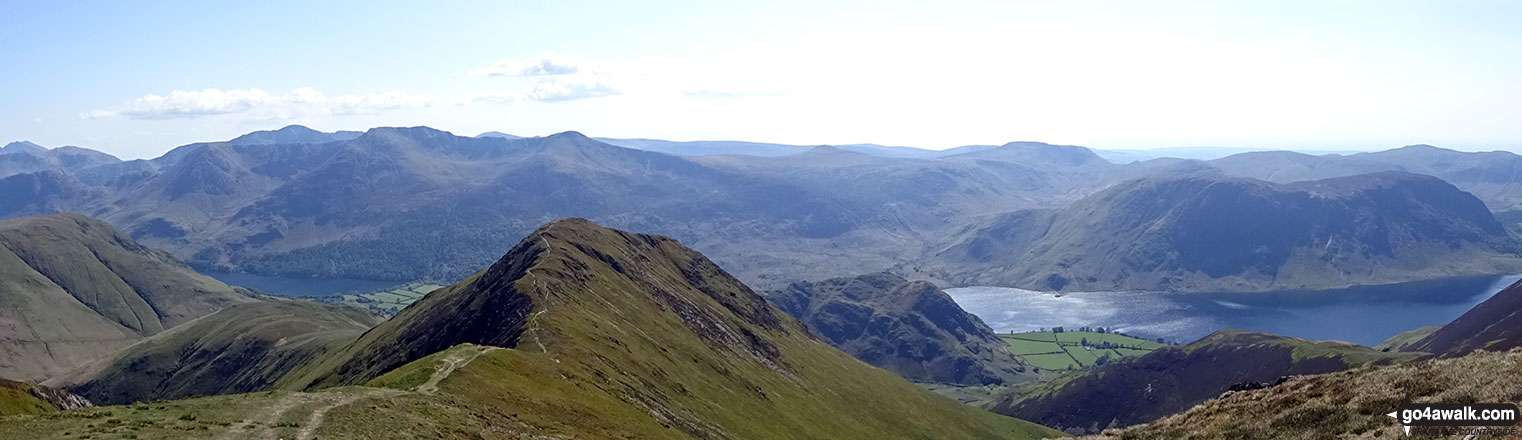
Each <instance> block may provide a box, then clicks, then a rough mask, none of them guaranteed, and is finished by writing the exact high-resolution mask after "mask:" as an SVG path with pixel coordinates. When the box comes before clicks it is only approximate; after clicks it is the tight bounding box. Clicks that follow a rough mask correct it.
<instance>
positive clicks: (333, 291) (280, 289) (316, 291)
mask: <svg viewBox="0 0 1522 440" xmlns="http://www.w3.org/2000/svg"><path fill="white" fill-rule="evenodd" d="M202 273H203V274H205V275H206V276H209V277H212V278H216V279H217V281H221V282H223V283H227V284H230V285H234V286H243V287H251V288H254V289H258V290H260V291H263V292H264V293H269V294H274V295H283V296H299V297H316V296H333V295H342V294H345V293H364V292H374V291H378V290H386V289H390V288H392V287H396V286H399V285H402V284H406V283H401V282H397V281H375V280H356V279H346V278H291V277H271V276H264V275H254V274H250V273H208V272H202Z"/></svg>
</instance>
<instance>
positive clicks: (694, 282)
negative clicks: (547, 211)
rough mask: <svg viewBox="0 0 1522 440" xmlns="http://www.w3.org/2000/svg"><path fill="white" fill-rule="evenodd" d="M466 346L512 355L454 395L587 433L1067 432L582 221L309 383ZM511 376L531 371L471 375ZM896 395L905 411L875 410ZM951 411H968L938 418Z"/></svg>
mask: <svg viewBox="0 0 1522 440" xmlns="http://www.w3.org/2000/svg"><path fill="white" fill-rule="evenodd" d="M461 344H476V345H488V346H495V347H502V348H507V349H508V350H496V351H493V352H492V353H489V354H484V356H485V357H484V359H483V360H477V361H475V362H472V363H470V364H469V365H465V366H462V367H460V368H462V369H463V374H462V373H456V377H458V378H460V379H458V380H455V379H451V380H449V381H444V382H441V383H439V387H440V388H441V389H443V390H444V391H441V392H449V389H450V388H453V389H455V390H460V389H471V388H469V387H490V388H488V389H490V390H492V391H490V392H487V393H480V392H476V393H467V394H461V395H462V396H464V397H463V398H466V399H471V398H475V397H472V396H483V397H485V398H487V399H490V400H487V401H484V402H488V403H486V404H488V405H494V406H498V407H500V408H502V412H509V411H510V412H511V413H514V414H526V415H529V414H539V413H537V412H536V411H541V410H550V411H554V412H555V413H557V414H576V417H577V418H578V420H580V421H582V422H583V423H581V424H578V425H576V426H571V427H569V428H571V429H575V430H584V431H575V432H571V433H567V435H566V436H567V437H572V438H652V437H667V436H670V437H673V438H675V437H683V438H686V437H691V438H780V437H788V436H789V435H790V434H797V433H800V432H810V431H807V430H809V429H815V428H814V427H818V426H830V427H831V431H830V432H829V433H828V434H817V433H815V434H816V435H819V436H820V437H822V438H823V437H829V438H886V437H893V436H894V435H895V434H901V436H903V437H906V438H907V437H915V438H920V437H923V438H930V437H934V436H935V435H936V434H942V436H944V437H954V438H1024V437H1037V436H1041V435H1052V434H1054V432H1051V431H1048V430H1045V429H1044V428H1041V427H1038V426H1035V425H1031V424H1028V423H1026V422H1023V421H1018V420H1014V419H1006V418H1000V417H998V416H993V415H991V414H987V413H983V412H979V410H977V409H975V408H971V407H968V406H964V405H960V404H958V403H956V402H953V401H950V400H948V399H944V398H939V397H936V396H934V395H931V394H928V393H927V392H926V391H925V390H923V389H919V388H917V387H916V386H915V385H913V384H911V383H909V382H908V381H905V380H903V379H902V378H900V377H897V376H895V375H893V374H892V373H889V372H887V371H883V370H879V369H875V368H871V367H868V366H866V365H865V364H862V363H861V362H859V361H857V360H854V359H851V358H850V357H849V356H847V355H846V354H845V353H841V352H839V351H837V350H835V349H833V348H830V347H829V346H827V345H825V344H824V343H822V342H821V341H819V340H818V339H815V338H813V337H812V336H810V335H809V333H808V331H807V330H806V329H805V328H804V327H803V325H802V324H801V323H799V322H798V321H797V320H794V319H792V318H790V317H788V316H786V315H784V314H782V313H781V312H780V311H778V310H777V309H775V308H773V307H772V306H771V305H770V304H769V303H767V302H766V300H764V299H762V298H761V297H760V296H759V295H757V294H756V293H755V292H753V291H751V290H750V289H749V288H748V287H746V286H745V285H744V284H741V283H740V282H739V281H738V280H735V279H734V278H733V277H731V276H729V274H727V273H725V272H724V271H723V269H720V268H719V267H718V265H716V264H714V263H713V262H712V261H710V260H708V258H706V257H704V256H703V255H702V254H699V253H698V252H696V251H693V250H691V249H689V248H687V247H685V246H682V245H681V244H680V243H677V242H676V240H673V239H670V238H667V237H663V236H658V235H646V234H637V233H630V232H624V231H619V230H615V229H610V228H606V227H602V226H599V225H597V224H596V223H593V222H591V221H588V220H585V219H574V218H572V219H561V220H556V221H553V222H550V223H547V224H545V225H543V226H541V227H540V228H538V229H537V230H535V231H534V232H533V233H531V234H529V235H528V236H527V237H525V238H524V239H523V240H522V241H520V242H518V244H517V245H515V246H513V248H512V249H511V250H509V251H508V252H507V254H506V255H504V256H503V257H502V259H501V260H499V261H498V262H497V263H496V264H493V265H492V266H491V267H489V268H487V269H486V270H483V271H480V272H477V273H476V274H475V275H473V276H471V277H470V278H468V279H466V280H464V281H461V282H459V283H456V284H454V285H452V286H449V287H445V288H442V289H439V290H435V291H434V292H433V293H430V294H428V296H426V297H424V298H423V299H421V300H419V301H418V302H416V303H413V304H412V305H411V306H409V307H407V308H406V309H404V310H402V312H401V313H399V314H397V315H396V317H395V318H392V319H391V320H389V321H386V322H384V323H382V324H380V325H378V326H376V327H375V328H373V329H371V330H370V331H369V332H366V333H365V335H364V336H362V337H360V339H359V340H358V341H355V342H354V343H352V344H350V345H349V346H348V347H347V348H345V349H344V350H343V351H341V352H339V353H334V355H335V356H334V357H333V358H330V360H329V361H326V362H324V363H323V365H321V366H319V367H318V368H316V369H315V370H314V371H313V372H314V373H315V374H316V377H306V378H303V380H301V381H300V382H302V383H307V384H312V386H313V387H325V386H329V385H345V384H359V383H366V382H369V383H378V382H385V380H387V379H386V378H388V377H401V376H403V375H408V374H413V373H412V372H413V371H430V372H431V371H434V370H433V367H432V364H431V363H428V361H427V360H426V359H425V358H426V357H428V356H430V355H433V354H435V353H439V352H441V351H444V350H446V349H449V348H450V347H456V346H459V345H461ZM419 362H423V363H422V364H419ZM398 367H400V368H398ZM393 370H394V371H393ZM387 371H392V372H391V373H386V372H387ZM507 372H511V373H507ZM382 374H384V376H381V375H382ZM427 374H428V373H423V375H425V376H426V375H427ZM504 374H512V375H515V376H517V377H521V378H522V380H518V379H517V378H516V377H515V378H513V379H503V380H493V381H491V382H479V381H478V382H475V383H470V382H461V381H462V380H468V379H465V378H468V377H472V376H475V377H490V378H503V377H504V376H503V375H504ZM376 377H380V378H381V379H377V380H375V381H372V378H376ZM311 379H316V380H315V381H313V380H311ZM451 381H452V383H451ZM541 384H550V386H551V387H552V388H545V387H544V386H541ZM546 390H553V391H546ZM547 392H548V393H550V394H554V395H556V396H559V397H558V398H559V399H561V400H562V401H564V402H567V403H566V405H564V406H560V405H556V406H555V407H554V408H547V407H544V408H543V409H541V408H542V407H541V406H539V404H538V403H536V402H534V397H533V396H543V395H546V394H545V393H547ZM719 401H722V402H725V404H724V405H714V404H713V402H719ZM881 401H892V402H894V405H884V406H878V405H863V404H862V402H881ZM515 417H516V416H515ZM947 418H957V419H958V420H959V421H958V422H956V423H941V422H937V421H944V420H947ZM536 419H537V418H535V417H525V418H523V419H522V420H524V421H525V422H527V423H531V424H532V423H536V421H535V420H536ZM515 420H517V419H516V418H515ZM537 420H542V419H537ZM839 420H849V421H850V423H844V424H842V423H839V422H838V421H839ZM560 428H564V427H557V429H560ZM557 432H563V431H557ZM649 432H656V433H669V434H662V435H649V434H648V433H649ZM811 433H812V432H811ZM805 437H807V435H806V436H805Z"/></svg>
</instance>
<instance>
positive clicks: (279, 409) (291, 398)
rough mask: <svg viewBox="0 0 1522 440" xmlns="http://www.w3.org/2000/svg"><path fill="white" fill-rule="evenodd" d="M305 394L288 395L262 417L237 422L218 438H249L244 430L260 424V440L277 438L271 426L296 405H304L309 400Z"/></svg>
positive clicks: (229, 439) (228, 439)
mask: <svg viewBox="0 0 1522 440" xmlns="http://www.w3.org/2000/svg"><path fill="white" fill-rule="evenodd" d="M305 394H306V393H291V394H288V395H286V396H285V397H283V398H281V399H280V401H278V402H275V404H274V405H271V406H270V407H269V408H268V409H267V410H265V411H264V413H263V414H262V416H261V417H257V418H250V419H247V420H240V421H237V422H235V423H233V424H232V427H231V428H229V429H228V430H227V432H225V433H223V434H222V435H221V436H219V437H217V438H219V439H224V440H233V439H243V438H249V436H248V435H245V434H244V432H245V431H247V430H246V429H244V428H246V427H249V426H252V424H258V425H259V426H261V428H260V433H259V438H275V437H274V432H273V429H272V428H271V425H274V424H275V422H276V421H278V420H280V416H281V415H284V414H285V412H286V411H289V410H290V409H291V408H294V407H296V405H299V404H301V403H304V402H305V401H306V399H307V398H306V396H305Z"/></svg>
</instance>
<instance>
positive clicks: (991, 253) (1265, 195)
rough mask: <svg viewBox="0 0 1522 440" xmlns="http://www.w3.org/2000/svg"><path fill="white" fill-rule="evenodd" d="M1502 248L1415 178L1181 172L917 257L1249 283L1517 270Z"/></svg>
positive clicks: (1059, 279)
mask: <svg viewBox="0 0 1522 440" xmlns="http://www.w3.org/2000/svg"><path fill="white" fill-rule="evenodd" d="M1516 250H1517V243H1516V241H1515V240H1514V239H1512V238H1511V237H1510V236H1509V235H1508V234H1507V233H1506V231H1505V230H1504V229H1503V228H1502V226H1501V225H1500V223H1498V222H1497V221H1496V219H1495V217H1494V216H1492V215H1491V214H1490V212H1489V211H1488V210H1486V209H1485V205H1484V204H1483V203H1481V202H1480V201H1479V200H1477V199H1475V198H1474V197H1473V196H1471V195H1469V194H1466V193H1464V192H1462V191H1459V190H1458V189H1457V188H1454V187H1453V186H1452V185H1449V184H1447V183H1445V182H1443V181H1441V180H1438V179H1436V178H1432V177H1428V176H1421V175H1415V174H1407V173H1398V172H1385V173H1377V174H1368V175H1360V176H1354V177H1346V178H1336V179H1326V180H1318V181H1309V182H1298V183H1294V184H1287V185H1280V184H1273V183H1268V182H1263V181H1258V180H1249V179H1232V178H1221V177H1208V176H1194V177H1175V178H1148V179H1142V180H1136V181H1130V182H1126V183H1122V184H1117V185H1115V186H1114V187H1112V188H1110V189H1107V190H1105V191H1102V192H1100V193H1098V194H1095V195H1093V196H1090V197H1086V198H1084V199H1082V200H1080V201H1078V202H1075V203H1074V204H1073V205H1071V206H1068V207H1066V208H1063V209H1059V210H1047V211H1025V212H1014V213H1010V214H1005V215H1002V216H998V217H994V218H992V219H990V220H988V221H986V222H984V223H983V224H980V225H977V226H973V227H970V228H968V229H967V230H965V231H963V232H961V233H960V234H958V235H956V236H955V237H954V238H953V239H952V240H951V242H950V244H949V245H947V246H946V247H944V248H942V250H941V251H939V253H938V254H937V255H936V256H935V257H934V258H933V263H932V264H931V266H932V267H935V268H937V269H939V270H940V271H941V274H942V276H944V277H945V279H947V280H949V281H950V282H952V283H953V284H959V285H1004V286H1014V287H1024V288H1032V289H1041V290H1112V289H1128V290H1181V291H1191V290H1192V291H1203V290H1247V291H1255V290H1286V289H1324V288H1335V287H1344V286H1348V285H1355V284H1380V283H1391V282H1399V281H1410V280H1417V279H1423V278H1435V277H1442V276H1454V275H1472V274H1491V273H1502V272H1508V271H1513V270H1517V267H1518V260H1517V258H1515V256H1514V255H1511V253H1513V252H1515V251H1516Z"/></svg>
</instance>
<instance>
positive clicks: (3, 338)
mask: <svg viewBox="0 0 1522 440" xmlns="http://www.w3.org/2000/svg"><path fill="white" fill-rule="evenodd" d="M248 301H253V298H252V297H250V296H248V295H247V294H246V293H244V292H241V291H238V290H235V289H234V288H231V287H228V286H227V285H224V284H222V283H219V282H217V281H216V280H213V279H211V278H208V277H206V276H203V275H201V274H198V273H196V272H195V271H192V270H190V268H188V267H185V265H183V264H181V263H180V262H178V261H176V260H174V258H172V257H170V256H169V255H168V254H165V253H163V252H160V251H156V250H151V249H148V248H146V247H143V246H142V245H139V244H137V243H136V242H134V241H132V239H131V238H128V237H127V236H126V234H123V233H121V232H120V231H117V230H116V229H114V228H112V227H111V226H110V225H107V224H105V223H103V222H100V221H98V220H94V219H91V218H88V217H84V216H80V215H75V214H57V215H48V216H40V217H27V218H19V219H12V220H5V221H0V375H4V376H6V377H11V378H17V379H22V380H37V379H41V378H45V377H48V376H50V375H52V374H56V373H60V372H62V371H64V370H67V369H71V368H74V367H76V366H78V365H80V364H84V363H87V362H89V361H92V360H94V359H96V358H98V357H100V356H104V355H106V354H109V353H111V352H113V351H115V350H116V349H118V348H121V347H123V346H126V345H128V344H130V343H132V342H133V341H136V340H138V339H140V338H142V337H144V336H148V335H152V334H154V333H158V332H160V331H162V330H164V329H166V328H169V327H173V326H175V325H178V324H181V323H184V322H188V321H190V320H192V319H195V318H197V317H200V316H203V315H206V314H209V313H211V312H214V311H216V310H218V309H221V308H224V307H228V306H231V305H234V304H238V303H242V302H248Z"/></svg>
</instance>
